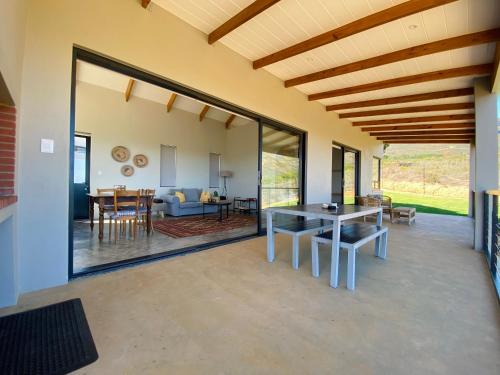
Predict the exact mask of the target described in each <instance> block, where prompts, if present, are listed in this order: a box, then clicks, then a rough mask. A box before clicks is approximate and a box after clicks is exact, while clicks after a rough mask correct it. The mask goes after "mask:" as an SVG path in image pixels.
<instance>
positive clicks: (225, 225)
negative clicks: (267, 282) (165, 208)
mask: <svg viewBox="0 0 500 375" xmlns="http://www.w3.org/2000/svg"><path fill="white" fill-rule="evenodd" d="M218 219H219V215H212V216H205V218H203V217H202V216H191V217H181V218H176V219H173V218H168V219H164V220H155V221H154V222H153V227H154V230H155V231H157V232H160V233H163V234H165V235H167V236H169V237H173V238H182V237H192V236H201V235H203V234H209V233H217V232H224V231H227V230H231V229H237V228H241V227H248V226H252V225H254V226H256V225H257V217H255V216H253V215H230V216H229V218H228V219H226V218H224V220H222V221H218Z"/></svg>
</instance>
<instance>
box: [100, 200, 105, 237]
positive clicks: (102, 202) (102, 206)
mask: <svg viewBox="0 0 500 375" xmlns="http://www.w3.org/2000/svg"><path fill="white" fill-rule="evenodd" d="M103 237H104V199H103V198H99V241H102V239H103Z"/></svg>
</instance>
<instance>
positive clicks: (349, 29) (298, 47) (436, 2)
mask: <svg viewBox="0 0 500 375" xmlns="http://www.w3.org/2000/svg"><path fill="white" fill-rule="evenodd" d="M453 1H456V0H410V1H406V2H404V3H402V4H398V5H396V6H393V7H390V8H387V9H384V10H382V11H380V12H377V13H373V14H370V15H369V16H366V17H363V18H360V19H358V20H356V21H353V22H350V23H348V24H346V25H343V26H340V27H338V28H336V29H333V30H330V31H327V32H325V33H322V34H319V35H316V36H314V37H312V38H310V39H307V40H305V41H303V42H300V43H297V44H294V45H293V46H290V47H287V48H284V49H282V50H280V51H277V52H274V53H272V54H270V55H267V56H265V57H262V58H260V59H258V60H255V61H254V62H253V64H252V65H253V68H254V69H259V68H262V67H264V66H266V65H269V64H273V63H276V62H278V61H281V60H284V59H288V58H289V57H292V56H296V55H299V54H301V53H304V52H307V51H310V50H312V49H315V48H318V47H321V46H324V45H326V44H330V43H332V42H335V41H337V40H340V39H343V38H346V37H348V36H351V35H354V34H357V33H360V32H362V31H365V30H369V29H371V28H373V27H376V26H380V25H383V24H385V23H387V22H391V21H395V20H397V19H400V18H403V17H407V16H409V15H412V14H415V13H419V12H422V11H424V10H428V9H431V8H435V7H437V6H441V5H444V4H448V3H451V2H453Z"/></svg>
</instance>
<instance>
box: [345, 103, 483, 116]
mask: <svg viewBox="0 0 500 375" xmlns="http://www.w3.org/2000/svg"><path fill="white" fill-rule="evenodd" d="M473 108H474V103H451V104H436V105H426V106H417V107H404V108H387V109H376V110H373V111H360V112H347V113H341V114H339V118H353V117H367V116H379V115H398V114H401V113H421V112H438V111H453V110H463V109H473Z"/></svg>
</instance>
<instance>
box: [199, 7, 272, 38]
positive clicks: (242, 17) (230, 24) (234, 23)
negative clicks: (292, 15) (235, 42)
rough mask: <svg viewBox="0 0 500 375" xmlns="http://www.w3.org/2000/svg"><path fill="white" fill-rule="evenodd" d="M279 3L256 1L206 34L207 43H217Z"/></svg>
mask: <svg viewBox="0 0 500 375" xmlns="http://www.w3.org/2000/svg"><path fill="white" fill-rule="evenodd" d="M277 2H279V0H256V1H254V2H253V3H251V4H250V5H249V6H247V7H246V8H245V9H243V10H242V11H241V12H239V13H238V14H236V15H235V16H234V17H232V18H230V19H229V20H227V21H226V22H224V23H223V24H222V25H220V26H219V27H218V28H216V29H215V30H214V31H212V32H211V33H210V34H208V43H209V44H213V43H215V42H216V41H218V40H219V39H220V38H222V37H223V36H225V35H227V34H229V33H230V32H231V31H233V30H234V29H236V28H238V27H240V26H241V25H243V24H244V23H245V22H248V21H250V20H251V19H252V18H254V17H255V16H257V15H258V14H260V13H262V12H263V11H265V10H266V9H267V8H269V7H271V6H273V5H274V4H276V3H277Z"/></svg>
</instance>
